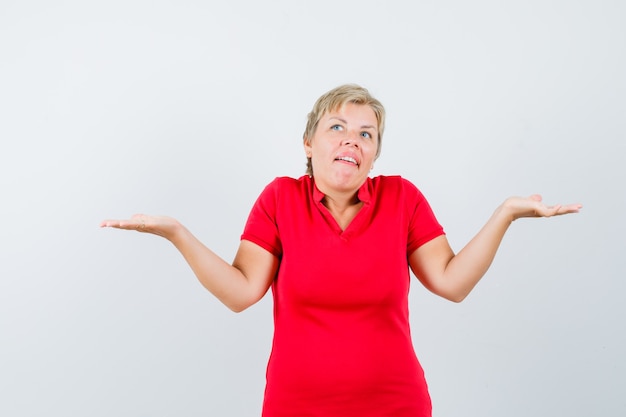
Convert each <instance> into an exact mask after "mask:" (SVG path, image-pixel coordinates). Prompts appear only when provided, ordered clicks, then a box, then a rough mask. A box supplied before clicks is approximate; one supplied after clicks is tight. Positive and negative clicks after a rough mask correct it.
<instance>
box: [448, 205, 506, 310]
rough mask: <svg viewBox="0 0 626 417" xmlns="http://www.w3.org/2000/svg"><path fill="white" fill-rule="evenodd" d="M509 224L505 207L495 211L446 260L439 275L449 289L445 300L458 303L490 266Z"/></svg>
mask: <svg viewBox="0 0 626 417" xmlns="http://www.w3.org/2000/svg"><path fill="white" fill-rule="evenodd" d="M511 222H512V217H511V215H510V214H509V213H508V211H507V210H506V208H505V206H504V205H502V206H500V207H498V209H496V211H495V212H494V213H493V215H492V216H491V218H490V219H489V220H488V221H487V223H486V224H485V225H484V226H483V228H482V229H481V230H480V231H479V232H478V233H477V234H476V236H474V238H472V240H470V242H469V243H468V244H467V245H466V246H465V247H464V248H463V249H462V250H461V251H460V252H459V253H458V254H457V255H455V256H454V257H453V258H452V259H451V260H450V262H449V263H448V265H447V266H446V268H445V271H444V275H443V281H444V282H446V283H447V287H448V288H449V296H448V297H447V298H449V299H451V300H453V301H457V302H458V301H462V300H463V299H464V298H465V297H466V296H467V295H468V294H469V293H470V291H471V290H472V289H473V288H474V287H475V286H476V284H477V283H478V281H480V279H481V278H482V277H483V275H485V273H486V272H487V270H488V269H489V266H490V265H491V263H492V262H493V259H494V257H495V255H496V252H497V251H498V247H499V246H500V243H501V242H502V238H503V237H504V234H505V233H506V231H507V229H508V227H509V226H510V224H511Z"/></svg>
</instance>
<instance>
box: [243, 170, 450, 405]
mask: <svg viewBox="0 0 626 417" xmlns="http://www.w3.org/2000/svg"><path fill="white" fill-rule="evenodd" d="M323 197H324V195H323V194H322V193H321V192H320V191H319V190H318V189H317V187H315V183H314V180H313V178H310V177H308V176H303V177H301V178H299V179H297V180H296V179H293V178H286V177H284V178H277V179H275V180H274V181H273V182H271V183H270V184H269V185H268V186H267V187H266V188H265V190H264V191H263V193H262V194H261V195H260V196H259V198H258V200H257V202H256V203H255V205H254V207H253V208H252V211H251V213H250V217H249V219H248V222H247V224H246V227H245V230H244V233H243V235H242V239H245V240H249V241H251V242H254V243H256V244H257V245H259V246H261V247H263V248H264V249H266V250H267V251H269V252H271V253H272V254H274V255H275V256H276V257H278V259H280V266H279V270H278V274H277V277H276V279H275V280H274V282H273V284H272V292H273V295H274V341H273V344H272V353H271V356H270V359H269V363H268V366H267V386H266V389H265V400H264V403H263V416H264V417H283V416H285V417H287V416H288V417H293V416H320V417H321V416H323V417H334V416H336V417H352V416H355V417H356V416H358V417H366V416H376V417H382V416H394V417H404V416H406V417H409V416H410V417H422V416H430V415H431V402H430V396H429V394H428V388H427V385H426V381H425V380H424V374H423V371H422V368H421V366H420V364H419V362H418V360H417V357H416V356H415V351H414V349H413V344H412V341H411V334H410V329H409V311H408V291H409V281H410V275H409V266H408V256H409V254H411V253H412V252H413V251H414V250H415V249H417V248H418V247H419V246H420V245H422V244H424V243H426V242H428V241H429V240H431V239H433V238H435V237H437V236H440V235H442V234H443V233H444V232H443V229H442V227H441V226H440V225H439V223H438V222H437V220H436V218H435V216H434V215H433V212H432V210H431V208H430V206H429V204H428V202H427V201H426V199H425V198H424V196H423V195H422V194H421V193H420V191H419V190H418V189H417V188H416V187H415V186H414V185H413V184H411V183H410V182H409V181H407V180H405V179H403V178H401V177H398V176H394V177H384V176H380V177H375V178H368V180H367V181H366V182H365V184H363V186H362V187H361V188H360V189H359V191H358V198H359V200H360V201H362V202H363V203H364V204H363V206H362V207H361V210H360V211H359V212H358V214H357V215H356V217H355V218H354V219H353V220H352V222H351V223H350V224H349V226H348V227H347V228H346V229H345V231H342V230H341V228H340V227H339V225H338V224H337V222H336V221H335V220H334V218H333V217H332V215H331V214H330V212H329V211H328V210H327V209H326V207H325V206H324V205H323V204H322V199H323Z"/></svg>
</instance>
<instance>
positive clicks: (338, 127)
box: [330, 125, 341, 130]
mask: <svg viewBox="0 0 626 417" xmlns="http://www.w3.org/2000/svg"><path fill="white" fill-rule="evenodd" d="M330 130H341V125H332V126H331V127H330Z"/></svg>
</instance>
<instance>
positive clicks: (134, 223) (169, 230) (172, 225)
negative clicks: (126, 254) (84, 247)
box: [100, 214, 181, 240]
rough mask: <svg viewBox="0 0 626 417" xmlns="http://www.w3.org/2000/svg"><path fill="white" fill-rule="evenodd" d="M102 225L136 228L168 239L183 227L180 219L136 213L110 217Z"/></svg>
mask: <svg viewBox="0 0 626 417" xmlns="http://www.w3.org/2000/svg"><path fill="white" fill-rule="evenodd" d="M100 227H113V228H115V229H124V230H135V231H137V232H142V233H152V234H154V235H158V236H162V237H164V238H166V239H168V240H171V238H172V237H173V236H174V235H175V234H176V232H177V231H178V230H179V229H180V228H181V224H180V223H179V222H178V220H176V219H174V218H172V217H167V216H150V215H146V214H135V215H133V216H132V217H131V218H130V219H126V220H116V219H108V220H103V221H102V222H101V223H100Z"/></svg>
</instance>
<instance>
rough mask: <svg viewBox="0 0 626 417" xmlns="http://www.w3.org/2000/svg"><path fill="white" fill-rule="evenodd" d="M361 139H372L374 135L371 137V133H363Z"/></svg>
mask: <svg viewBox="0 0 626 417" xmlns="http://www.w3.org/2000/svg"><path fill="white" fill-rule="evenodd" d="M361 137H364V138H365V139H371V138H372V135H370V133H369V132H361Z"/></svg>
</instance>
